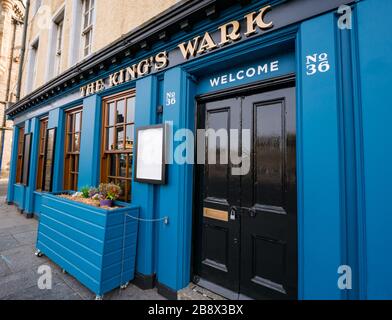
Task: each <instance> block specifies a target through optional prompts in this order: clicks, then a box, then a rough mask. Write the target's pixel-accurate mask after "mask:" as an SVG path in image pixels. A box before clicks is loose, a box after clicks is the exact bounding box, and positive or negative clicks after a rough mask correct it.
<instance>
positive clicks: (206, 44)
mask: <svg viewBox="0 0 392 320" xmlns="http://www.w3.org/2000/svg"><path fill="white" fill-rule="evenodd" d="M216 47H217V45H216V44H215V42H214V40H212V38H211V36H210V34H209V33H208V32H206V33H205V34H204V37H203V40H202V41H201V44H200V48H199V50H198V51H197V53H198V54H202V53H204V52H205V51H208V50H212V49H215V48H216Z"/></svg>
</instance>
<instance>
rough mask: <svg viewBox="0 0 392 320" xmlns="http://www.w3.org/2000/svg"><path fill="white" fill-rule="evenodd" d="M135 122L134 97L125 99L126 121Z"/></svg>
mask: <svg viewBox="0 0 392 320" xmlns="http://www.w3.org/2000/svg"><path fill="white" fill-rule="evenodd" d="M131 122H132V123H133V122H135V98H134V97H133V98H130V99H128V100H127V123H131Z"/></svg>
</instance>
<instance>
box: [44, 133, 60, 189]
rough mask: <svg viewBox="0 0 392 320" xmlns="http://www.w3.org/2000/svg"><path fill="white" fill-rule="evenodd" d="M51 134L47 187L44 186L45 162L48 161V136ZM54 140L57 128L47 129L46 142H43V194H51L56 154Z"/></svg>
mask: <svg viewBox="0 0 392 320" xmlns="http://www.w3.org/2000/svg"><path fill="white" fill-rule="evenodd" d="M52 132H53V145H52V146H51V147H52V154H51V161H52V163H51V166H50V173H49V176H50V180H49V186H46V184H45V180H46V179H45V178H46V174H47V172H46V170H47V167H48V166H47V161H48V155H49V151H48V148H49V141H50V140H49V134H50V133H52ZM56 140H57V128H56V127H55V128H48V129H47V130H46V141H45V158H44V171H43V176H42V191H43V192H52V190H53V171H54V160H55V152H56Z"/></svg>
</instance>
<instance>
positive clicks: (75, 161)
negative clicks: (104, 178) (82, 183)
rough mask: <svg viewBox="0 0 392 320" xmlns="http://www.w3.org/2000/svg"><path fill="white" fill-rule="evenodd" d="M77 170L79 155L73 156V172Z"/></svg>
mask: <svg viewBox="0 0 392 320" xmlns="http://www.w3.org/2000/svg"><path fill="white" fill-rule="evenodd" d="M78 171H79V156H75V160H74V167H73V172H75V173H77V172H78Z"/></svg>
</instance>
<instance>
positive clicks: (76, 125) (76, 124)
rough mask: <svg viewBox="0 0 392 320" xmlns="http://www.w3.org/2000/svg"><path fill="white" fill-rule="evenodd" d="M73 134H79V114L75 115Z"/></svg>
mask: <svg viewBox="0 0 392 320" xmlns="http://www.w3.org/2000/svg"><path fill="white" fill-rule="evenodd" d="M75 132H80V113H77V114H75Z"/></svg>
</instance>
